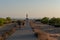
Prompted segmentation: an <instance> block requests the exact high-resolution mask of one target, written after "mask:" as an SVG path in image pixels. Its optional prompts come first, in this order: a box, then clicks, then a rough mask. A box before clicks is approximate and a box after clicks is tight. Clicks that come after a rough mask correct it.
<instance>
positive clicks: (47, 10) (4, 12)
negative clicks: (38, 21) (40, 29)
mask: <svg viewBox="0 0 60 40" xmlns="http://www.w3.org/2000/svg"><path fill="white" fill-rule="evenodd" d="M26 14H28V16H29V18H42V17H60V0H0V17H11V18H25V17H26Z"/></svg>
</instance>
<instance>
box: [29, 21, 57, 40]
mask: <svg viewBox="0 0 60 40" xmlns="http://www.w3.org/2000/svg"><path fill="white" fill-rule="evenodd" d="M30 25H31V27H32V29H33V32H34V33H35V36H36V37H37V38H38V40H58V39H57V38H56V36H58V35H56V34H49V33H46V32H44V31H42V30H40V28H39V27H40V24H36V23H33V21H31V22H30Z"/></svg>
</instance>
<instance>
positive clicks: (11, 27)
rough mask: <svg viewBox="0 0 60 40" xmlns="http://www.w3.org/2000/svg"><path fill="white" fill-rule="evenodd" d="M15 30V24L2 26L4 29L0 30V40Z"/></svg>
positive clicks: (3, 39)
mask: <svg viewBox="0 0 60 40" xmlns="http://www.w3.org/2000/svg"><path fill="white" fill-rule="evenodd" d="M16 28H17V23H10V24H7V25H4V27H2V28H0V40H5V39H6V38H8V36H9V35H11V34H12V33H14V32H15V31H16Z"/></svg>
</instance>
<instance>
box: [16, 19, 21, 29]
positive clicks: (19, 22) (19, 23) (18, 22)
mask: <svg viewBox="0 0 60 40" xmlns="http://www.w3.org/2000/svg"><path fill="white" fill-rule="evenodd" d="M17 24H18V25H19V28H20V27H21V21H20V20H18V21H17Z"/></svg>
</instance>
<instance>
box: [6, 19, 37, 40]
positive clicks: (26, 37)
mask: <svg viewBox="0 0 60 40" xmlns="http://www.w3.org/2000/svg"><path fill="white" fill-rule="evenodd" d="M7 40H37V38H36V37H35V35H34V32H33V31H32V29H31V27H30V24H29V21H28V20H26V22H25V26H24V27H21V28H20V29H18V30H17V31H16V32H15V33H14V34H12V35H11V36H10V37H8V38H7Z"/></svg>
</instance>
